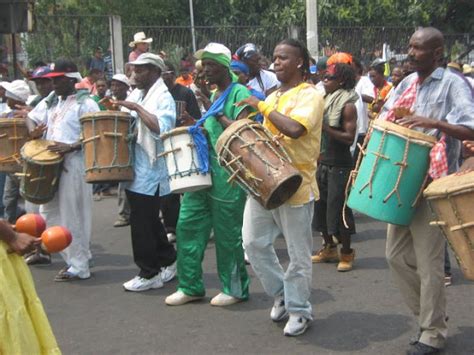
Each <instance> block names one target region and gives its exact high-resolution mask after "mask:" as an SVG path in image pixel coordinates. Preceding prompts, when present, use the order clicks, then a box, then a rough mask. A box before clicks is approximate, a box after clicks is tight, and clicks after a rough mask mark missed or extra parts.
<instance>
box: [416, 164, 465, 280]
mask: <svg viewBox="0 0 474 355" xmlns="http://www.w3.org/2000/svg"><path fill="white" fill-rule="evenodd" d="M424 196H425V197H426V199H427V200H428V203H429V204H430V206H431V209H432V210H433V212H434V214H435V215H436V216H437V218H438V220H437V221H432V222H431V223H430V224H431V225H437V226H439V227H440V228H441V230H442V231H443V233H444V236H445V237H446V239H447V240H448V242H449V245H450V246H451V248H452V249H453V251H454V254H455V255H456V260H457V261H458V264H459V268H460V269H461V271H462V272H463V274H464V276H465V277H466V278H467V279H469V280H473V281H474V215H473V213H472V211H473V210H474V172H470V173H467V174H464V175H454V174H453V175H449V176H446V177H443V178H441V179H438V180H435V181H433V182H432V183H431V184H430V185H429V186H428V187H427V188H426V190H425V191H424Z"/></svg>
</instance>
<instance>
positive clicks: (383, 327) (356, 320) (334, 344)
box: [301, 311, 411, 351]
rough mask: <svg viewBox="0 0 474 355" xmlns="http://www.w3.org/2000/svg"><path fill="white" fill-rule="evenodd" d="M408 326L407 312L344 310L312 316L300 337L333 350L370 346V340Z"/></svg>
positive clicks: (399, 332) (394, 334) (381, 338)
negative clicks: (318, 317) (306, 328)
mask: <svg viewBox="0 0 474 355" xmlns="http://www.w3.org/2000/svg"><path fill="white" fill-rule="evenodd" d="M410 329H411V326H410V318H409V317H407V316H402V315H397V314H385V315H377V314H372V313H366V312H347V311H343V312H337V313H334V314H332V315H331V316H329V317H328V318H326V319H315V320H314V321H313V323H312V325H311V328H310V331H309V332H308V333H307V334H305V335H304V336H303V337H301V340H304V341H307V342H308V343H311V344H314V345H317V346H320V347H322V348H324V349H329V350H333V351H357V350H362V349H365V348H367V347H368V346H371V348H372V349H373V348H374V344H373V343H378V342H384V341H388V340H392V339H395V338H398V337H400V336H401V335H403V334H404V333H406V332H407V331H409V330H410ZM406 338H407V339H406V342H407V344H408V338H409V337H408V336H407V337H406ZM401 341H405V340H404V339H403V340H401ZM375 347H376V344H375Z"/></svg>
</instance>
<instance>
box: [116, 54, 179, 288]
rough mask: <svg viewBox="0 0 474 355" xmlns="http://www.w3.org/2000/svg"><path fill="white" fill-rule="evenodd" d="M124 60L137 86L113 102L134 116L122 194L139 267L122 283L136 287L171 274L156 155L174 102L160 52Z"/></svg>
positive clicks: (161, 164) (163, 181)
mask: <svg viewBox="0 0 474 355" xmlns="http://www.w3.org/2000/svg"><path fill="white" fill-rule="evenodd" d="M128 64H130V65H132V66H133V68H134V72H135V80H136V84H137V88H136V89H135V90H133V91H132V93H131V94H130V95H129V96H128V97H127V99H126V100H125V101H122V100H120V101H117V102H116V103H117V104H118V105H120V106H122V111H129V112H130V113H131V115H132V116H134V117H135V120H136V127H137V142H136V144H135V161H134V165H133V169H134V173H135V178H134V180H133V181H132V182H131V184H130V185H129V186H128V187H126V194H127V198H128V202H129V204H130V228H131V233H132V248H133V258H134V260H135V263H136V264H137V266H138V267H139V269H140V271H139V273H138V275H137V276H135V277H134V278H133V279H131V280H129V281H127V282H125V283H124V284H123V287H124V288H125V290H127V291H134V292H140V291H146V290H150V289H155V288H161V287H163V283H164V282H168V281H170V280H172V279H173V278H174V277H175V275H176V264H175V261H176V250H175V249H174V246H173V245H172V244H171V243H170V242H169V241H168V238H167V236H166V231H165V228H164V226H163V223H161V220H160V217H159V214H160V196H163V195H166V194H168V193H169V192H170V190H169V184H168V170H167V168H166V163H165V159H164V157H158V155H159V154H160V153H163V151H164V149H163V142H162V141H161V139H160V134H163V133H165V132H167V131H169V130H171V129H173V128H174V127H175V125H176V107H175V102H174V99H173V97H172V96H171V94H170V92H169V91H168V87H167V86H166V85H165V83H164V82H163V79H162V78H161V73H162V71H163V70H165V63H164V62H163V59H161V57H160V56H158V55H156V54H152V53H143V54H141V55H140V56H139V57H138V58H137V59H136V60H135V61H133V62H130V63H128Z"/></svg>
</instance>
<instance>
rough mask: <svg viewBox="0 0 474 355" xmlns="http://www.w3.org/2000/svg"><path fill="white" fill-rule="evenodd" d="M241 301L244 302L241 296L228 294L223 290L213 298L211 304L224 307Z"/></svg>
mask: <svg viewBox="0 0 474 355" xmlns="http://www.w3.org/2000/svg"><path fill="white" fill-rule="evenodd" d="M239 302H242V300H241V299H240V298H237V297H234V296H230V295H226V294H225V293H224V292H221V293H219V294H218V295H217V296H215V297H213V298H212V300H211V306H217V307H223V306H230V305H231V304H236V303H239Z"/></svg>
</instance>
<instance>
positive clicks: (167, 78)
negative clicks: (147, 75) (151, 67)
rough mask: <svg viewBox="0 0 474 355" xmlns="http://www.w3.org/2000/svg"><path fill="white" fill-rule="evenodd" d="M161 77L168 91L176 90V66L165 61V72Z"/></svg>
mask: <svg viewBox="0 0 474 355" xmlns="http://www.w3.org/2000/svg"><path fill="white" fill-rule="evenodd" d="M161 77H162V78H163V81H164V82H165V84H166V86H167V87H168V89H172V88H174V86H175V85H176V83H175V81H176V69H175V67H174V65H173V64H172V63H171V62H170V61H168V60H165V70H164V71H163V73H162V74H161Z"/></svg>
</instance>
